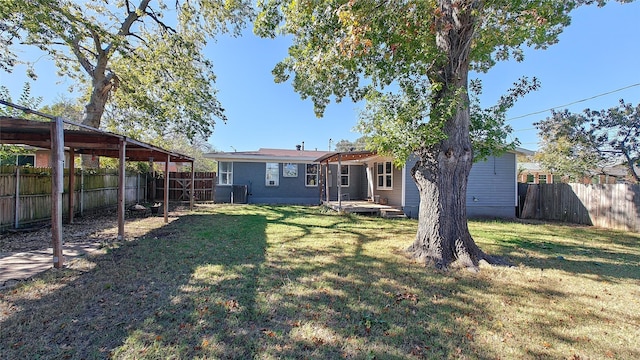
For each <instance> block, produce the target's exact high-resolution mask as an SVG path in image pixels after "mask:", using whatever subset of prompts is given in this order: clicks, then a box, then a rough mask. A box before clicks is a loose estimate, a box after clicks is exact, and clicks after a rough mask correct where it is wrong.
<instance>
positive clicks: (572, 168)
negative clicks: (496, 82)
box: [535, 100, 640, 181]
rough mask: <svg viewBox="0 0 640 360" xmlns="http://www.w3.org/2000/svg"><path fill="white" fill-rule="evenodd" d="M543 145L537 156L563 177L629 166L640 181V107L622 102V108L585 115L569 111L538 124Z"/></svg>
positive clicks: (584, 113)
mask: <svg viewBox="0 0 640 360" xmlns="http://www.w3.org/2000/svg"><path fill="white" fill-rule="evenodd" d="M535 125H536V127H537V128H538V129H539V130H540V136H541V137H542V146H541V149H540V151H539V153H538V154H537V155H536V156H537V160H538V161H540V163H541V164H542V166H543V167H545V168H546V169H549V170H550V171H553V172H554V173H558V174H560V175H564V174H566V175H569V176H573V177H581V176H583V175H584V174H587V173H588V172H591V171H598V169H602V168H604V167H605V166H611V165H616V164H626V165H627V166H628V167H629V172H630V174H631V175H632V176H633V177H634V178H635V179H636V181H640V177H639V176H640V174H638V172H637V167H634V164H635V165H636V166H637V165H638V164H639V163H640V105H637V106H635V107H634V106H633V105H632V104H630V103H625V102H624V101H623V100H620V105H619V106H618V107H613V108H610V109H608V110H600V111H593V110H590V109H585V110H584V111H583V112H582V114H573V113H571V112H569V111H568V110H564V111H560V112H555V111H554V112H552V116H551V117H548V118H546V119H545V120H543V121H540V122H538V123H536V124H535Z"/></svg>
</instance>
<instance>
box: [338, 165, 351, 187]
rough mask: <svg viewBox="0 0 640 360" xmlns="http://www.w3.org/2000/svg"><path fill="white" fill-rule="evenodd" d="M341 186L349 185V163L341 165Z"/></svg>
mask: <svg viewBox="0 0 640 360" xmlns="http://www.w3.org/2000/svg"><path fill="white" fill-rule="evenodd" d="M340 186H342V187H349V165H341V166H340Z"/></svg>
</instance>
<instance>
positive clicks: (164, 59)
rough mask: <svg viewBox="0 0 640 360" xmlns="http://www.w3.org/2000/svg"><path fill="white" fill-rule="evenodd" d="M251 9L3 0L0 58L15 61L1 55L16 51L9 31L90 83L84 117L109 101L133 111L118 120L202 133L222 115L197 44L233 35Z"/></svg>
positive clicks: (88, 120)
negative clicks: (227, 34) (216, 36)
mask: <svg viewBox="0 0 640 360" xmlns="http://www.w3.org/2000/svg"><path fill="white" fill-rule="evenodd" d="M171 6H173V7H171ZM252 13H253V8H252V6H251V1H249V0H216V1H175V2H166V1H162V0H161V1H157V2H150V1H149V0H141V1H139V2H137V5H136V4H135V2H134V1H130V0H127V1H99V2H98V1H92V2H81V1H70V0H65V1H53V0H33V1H22V0H5V1H4V2H3V5H2V6H1V7H0V18H1V19H3V22H2V24H3V27H1V28H0V39H2V43H1V44H2V45H1V46H2V47H1V48H0V51H3V52H2V53H3V57H1V58H0V62H1V63H2V64H3V66H4V67H6V68H11V65H12V64H14V63H15V61H10V60H4V61H3V59H4V58H5V57H6V58H7V59H11V58H12V57H14V56H15V52H14V51H15V50H16V49H15V46H14V45H13V44H14V42H17V41H8V40H7V39H8V38H9V37H11V39H14V38H19V40H20V42H22V43H24V44H26V45H30V46H34V47H37V48H39V49H40V50H42V51H43V52H45V53H46V54H48V55H49V56H51V57H52V58H53V59H54V61H55V63H56V66H57V68H58V73H59V74H60V75H63V76H68V77H70V78H72V79H74V80H75V81H76V82H77V83H79V84H83V85H84V86H85V87H86V88H87V89H88V91H87V94H88V97H87V107H86V112H85V117H84V119H83V122H84V123H85V124H88V125H92V126H96V127H98V126H99V125H100V120H101V117H102V114H103V112H104V109H105V105H106V104H107V103H108V102H109V101H112V102H113V104H114V105H115V106H116V107H118V108H121V111H126V112H127V113H128V114H133V115H135V116H134V117H133V118H121V119H118V120H119V121H123V122H125V123H126V122H130V121H140V122H141V125H140V126H142V127H144V128H153V129H154V130H156V131H158V132H169V131H180V132H181V133H183V134H186V135H187V136H189V137H194V136H196V135H201V136H205V137H207V136H208V135H209V134H210V133H211V131H212V129H213V126H214V124H215V119H216V118H218V119H222V120H226V118H225V115H224V113H223V109H222V107H221V105H220V104H219V102H218V101H217V99H216V97H215V94H216V91H215V88H214V81H215V77H214V76H213V72H212V69H213V66H212V64H211V63H210V62H209V61H207V60H206V59H204V58H203V56H202V51H203V49H204V47H205V45H206V43H207V41H208V39H209V38H211V37H212V36H215V35H217V34H220V33H231V34H233V35H238V34H239V32H240V30H241V28H242V27H243V26H244V24H245V21H247V20H249V19H251V17H252ZM169 15H173V16H169ZM177 129H180V130H177Z"/></svg>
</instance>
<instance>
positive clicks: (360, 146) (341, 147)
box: [335, 136, 368, 152]
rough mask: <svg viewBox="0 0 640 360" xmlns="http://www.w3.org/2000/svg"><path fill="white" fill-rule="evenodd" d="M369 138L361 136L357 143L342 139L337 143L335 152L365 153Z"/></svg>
mask: <svg viewBox="0 0 640 360" xmlns="http://www.w3.org/2000/svg"><path fill="white" fill-rule="evenodd" d="M367 141H368V140H367V138H366V137H365V136H361V137H359V138H357V139H356V140H355V141H353V142H351V141H349V140H345V139H342V140H340V141H338V142H337V143H336V148H335V151H339V152H348V151H364V150H367Z"/></svg>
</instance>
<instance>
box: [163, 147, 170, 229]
mask: <svg viewBox="0 0 640 360" xmlns="http://www.w3.org/2000/svg"><path fill="white" fill-rule="evenodd" d="M170 161H171V155H167V161H165V163H164V223H165V224H166V223H168V222H169V162H170Z"/></svg>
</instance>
